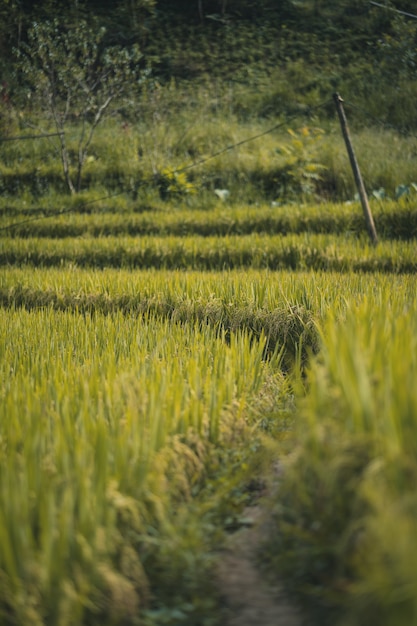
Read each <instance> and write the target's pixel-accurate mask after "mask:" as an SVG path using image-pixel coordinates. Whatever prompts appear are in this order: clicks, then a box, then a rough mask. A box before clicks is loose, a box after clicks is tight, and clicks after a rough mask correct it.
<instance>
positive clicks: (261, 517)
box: [217, 504, 306, 626]
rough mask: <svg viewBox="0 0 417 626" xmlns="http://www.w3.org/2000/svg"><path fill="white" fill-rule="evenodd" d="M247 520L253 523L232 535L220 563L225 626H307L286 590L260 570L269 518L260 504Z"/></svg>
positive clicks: (219, 570)
mask: <svg viewBox="0 0 417 626" xmlns="http://www.w3.org/2000/svg"><path fill="white" fill-rule="evenodd" d="M244 517H247V518H249V519H250V520H251V521H252V523H251V524H250V525H249V526H246V527H242V528H240V529H239V530H237V531H236V532H234V533H232V534H230V535H229V537H228V539H227V541H226V545H225V546H224V549H223V552H222V554H221V558H220V559H219V566H218V573H217V576H218V585H219V589H220V592H221V594H222V598H223V602H224V626H302V625H304V626H305V624H306V621H305V619H302V617H301V614H300V612H299V611H298V610H297V609H296V608H295V607H294V606H293V605H292V604H291V602H290V600H289V598H288V596H287V595H286V593H285V591H284V589H283V587H281V585H280V584H279V583H277V584H271V583H270V581H267V580H266V579H265V577H264V576H263V575H262V573H261V571H260V569H259V568H258V566H257V563H256V561H257V552H258V550H259V547H260V545H261V543H262V541H263V538H264V537H265V527H266V524H267V514H266V513H265V511H264V510H263V507H262V506H260V505H259V504H257V505H256V506H251V507H248V508H247V509H246V510H245V512H244ZM222 626H223V625H222Z"/></svg>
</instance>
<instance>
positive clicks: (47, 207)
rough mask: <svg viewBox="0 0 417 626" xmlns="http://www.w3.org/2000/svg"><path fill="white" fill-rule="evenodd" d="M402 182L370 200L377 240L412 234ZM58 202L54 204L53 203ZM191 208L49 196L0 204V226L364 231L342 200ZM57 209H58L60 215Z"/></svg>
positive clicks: (105, 232)
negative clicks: (387, 195) (395, 191)
mask: <svg viewBox="0 0 417 626" xmlns="http://www.w3.org/2000/svg"><path fill="white" fill-rule="evenodd" d="M407 188H408V189H409V190H410V189H411V190H412V186H403V187H401V190H402V191H403V194H402V196H401V197H400V198H399V199H398V200H389V199H383V200H377V199H376V198H374V199H373V200H372V201H371V208H372V213H373V216H374V221H375V224H376V228H377V230H378V233H379V236H380V238H382V239H412V238H413V237H415V236H416V235H417V210H416V209H415V207H414V203H413V196H412V194H411V192H409V193H407ZM196 197H197V194H196ZM57 203H58V205H57ZM203 205H204V202H203V201H202V202H201V203H199V205H198V206H197V205H196V206H195V207H194V208H190V207H189V206H187V205H184V204H182V203H180V202H178V203H176V205H175V207H171V206H167V205H166V204H162V203H161V202H159V204H157V203H152V204H144V205H143V206H134V205H133V203H132V200H131V199H130V200H129V198H127V197H126V196H125V195H118V196H116V197H113V198H109V199H108V200H106V198H105V195H104V196H103V195H100V193H99V192H98V191H96V192H95V193H92V192H90V193H89V194H83V195H82V197H81V198H79V199H78V197H77V200H76V201H72V202H71V203H70V202H68V201H67V202H65V203H64V204H63V205H62V208H61V209H59V208H58V206H59V198H58V197H57V196H56V195H51V196H50V197H49V198H48V199H46V198H45V202H43V203H42V207H39V205H35V206H28V205H27V204H26V205H23V203H22V204H20V205H19V206H16V207H15V206H13V205H12V204H7V206H5V207H4V208H3V209H1V208H0V228H3V229H4V230H3V231H2V233H3V235H4V236H6V237H14V238H17V237H49V238H63V237H78V236H81V235H89V236H94V237H103V236H121V235H124V236H126V235H130V236H138V235H160V236H162V235H176V236H180V235H184V236H185V235H200V236H205V237H207V236H225V235H249V234H255V233H258V234H260V233H264V234H265V233H268V234H271V235H272V234H281V235H287V234H291V233H292V234H296V233H303V232H307V233H316V234H331V233H334V234H343V233H351V234H353V233H356V234H359V233H361V232H363V231H364V220H363V213H362V210H361V209H360V207H359V204H358V203H357V202H354V203H343V204H331V203H325V204H308V205H307V204H303V205H294V204H292V205H288V204H287V205H282V206H271V205H270V204H258V205H257V206H248V205H242V204H240V203H236V204H231V205H228V206H227V207H225V206H224V205H222V206H219V205H217V206H213V207H212V208H211V209H210V210H208V209H207V207H206V208H202V207H203ZM60 211H62V214H60Z"/></svg>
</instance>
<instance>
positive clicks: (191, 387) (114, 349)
mask: <svg viewBox="0 0 417 626" xmlns="http://www.w3.org/2000/svg"><path fill="white" fill-rule="evenodd" d="M0 323H1V338H2V340H1V344H0V345H1V359H0V362H1V366H0V368H1V378H2V380H3V381H4V384H3V386H2V390H1V403H0V405H1V409H0V413H1V415H0V441H1V447H0V457H1V467H2V471H1V473H0V500H1V505H0V510H1V531H0V573H1V579H2V584H1V586H0V614H1V616H2V623H4V624H12V623H19V624H28V623H35V624H43V623H45V621H47V623H50V624H74V623H75V622H76V623H88V624H91V623H99V622H100V623H115V622H120V621H123V623H132V624H133V623H138V621H139V622H140V618H141V616H142V618H143V616H144V611H145V610H146V609H150V608H151V607H152V604H151V602H150V600H151V596H152V597H153V598H158V597H159V601H160V602H161V596H163V595H164V593H165V594H169V593H171V594H172V592H173V590H172V589H171V591H169V590H170V586H171V585H172V580H173V579H175V578H177V583H178V587H179V589H178V591H177V593H176V598H177V601H178V602H180V601H181V597H182V602H183V603H185V602H186V598H187V596H185V598H184V596H181V594H182V593H184V592H183V590H182V588H181V585H182V583H181V580H182V578H183V577H189V576H191V577H194V582H193V583H192V584H191V583H189V584H188V587H187V592H186V593H188V594H191V596H193V594H195V597H193V601H192V602H193V607H192V609H190V608H188V613H189V614H188V618H189V620H190V621H191V622H192V620H193V619H196V620H197V621H198V619H199V618H198V617H196V616H197V615H199V614H200V613H199V612H200V611H201V609H202V607H203V606H204V607H205V609H206V610H207V609H208V608H209V609H210V601H211V602H212V601H213V600H212V595H211V594H210V592H209V591H208V589H209V586H210V585H209V577H208V573H207V566H208V563H207V562H206V561H205V560H204V559H206V558H207V557H206V556H205V552H204V549H203V547H202V545H203V543H202V534H201V533H202V532H203V528H204V525H203V528H200V529H199V528H197V529H196V528H194V527H193V526H192V524H193V523H194V524H195V521H194V522H193V523H192V522H191V518H190V517H189V518H188V520H187V521H186V520H185V517H184V515H185V513H184V511H185V509H184V506H183V503H185V502H187V501H189V500H190V498H191V494H192V493H195V492H196V490H197V491H198V490H199V489H200V486H201V484H202V480H203V478H204V475H205V472H206V471H207V463H208V459H209V452H210V450H211V449H215V448H216V447H217V448H219V447H221V446H223V445H226V444H227V442H228V441H230V440H231V439H233V440H234V441H235V443H237V442H238V441H239V440H241V439H242V437H245V436H246V435H244V433H245V430H246V428H247V426H246V425H245V420H247V419H249V418H250V410H249V407H250V405H251V403H254V402H256V397H257V395H258V394H259V393H260V391H261V389H262V386H263V385H264V383H265V381H266V380H267V378H268V377H270V376H271V370H270V369H269V368H270V366H269V365H268V364H267V363H265V362H264V361H263V359H262V356H263V345H262V341H261V342H260V343H258V342H257V343H251V342H250V341H249V338H248V336H247V335H245V334H244V333H235V334H233V335H232V336H230V337H229V340H228V342H226V341H225V340H224V337H223V336H222V333H221V332H218V330H217V329H216V328H213V327H210V326H203V327H201V326H198V327H196V326H194V325H192V324H189V325H185V326H179V325H176V324H173V323H170V322H169V321H158V320H156V319H154V318H152V317H151V316H149V317H147V318H145V319H143V318H137V316H134V315H131V316H126V315H121V314H117V313H114V314H113V315H112V316H103V315H100V314H99V313H96V314H95V315H81V314H74V313H68V312H54V311H52V310H49V309H43V310H41V311H38V312H36V313H34V312H32V313H29V312H26V311H24V310H19V311H14V310H9V311H7V310H4V309H2V310H1V311H0ZM268 372H269V373H268ZM191 508H192V507H191ZM181 519H182V522H181V521H180V520H181ZM182 523H184V524H190V525H191V527H190V528H188V526H185V527H184V528H181V524H182ZM177 524H178V526H177ZM200 525H201V520H200ZM193 533H194V539H193ZM197 537H199V539H198V540H197ZM207 541H208V538H207ZM187 542H188V543H187ZM193 542H194V546H193ZM196 542H197V543H196ZM198 542H200V544H198ZM194 549H196V550H197V553H196V554H193V550H194ZM199 555H200V556H199ZM187 559H188V565H187V568H185V569H184V567H185V561H186V560H187ZM191 561H193V562H194V565H192V564H191ZM190 567H191V569H190ZM193 568H195V569H194V570H193ZM192 572H193V573H192ZM155 585H156V586H155ZM204 586H206V588H207V597H206V596H205V595H204V593H202V588H203V587H204ZM188 597H189V598H190V595H189V596H188ZM165 600H166V598H165ZM155 602H156V601H155V599H154V603H155ZM177 608H178V609H179V608H181V607H177ZM190 611H191V613H192V615H191V613H190ZM193 616H194V617H193ZM201 619H203V618H201Z"/></svg>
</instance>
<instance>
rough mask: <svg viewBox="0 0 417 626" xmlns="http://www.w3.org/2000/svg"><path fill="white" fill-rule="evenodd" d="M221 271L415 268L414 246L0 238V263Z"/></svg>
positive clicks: (264, 238) (326, 239)
mask: <svg viewBox="0 0 417 626" xmlns="http://www.w3.org/2000/svg"><path fill="white" fill-rule="evenodd" d="M25 264H27V265H31V266H42V267H48V266H62V265H64V266H65V265H76V266H78V267H92V268H93V267H98V268H109V267H120V268H138V269H139V268H142V269H146V268H159V269H199V270H221V269H233V268H239V267H252V268H253V269H262V268H263V269H268V268H269V269H273V270H274V269H294V270H305V269H315V270H321V269H322V270H337V271H345V272H346V271H349V270H354V271H388V272H398V273H405V272H415V270H416V268H417V257H416V245H415V242H414V241H413V240H412V241H410V242H397V241H389V242H386V241H381V242H380V244H379V245H378V246H377V247H373V246H372V245H371V244H370V243H369V240H368V239H367V238H366V236H362V237H360V238H357V237H355V236H349V235H345V236H339V237H337V236H331V235H315V234H308V233H305V234H302V235H288V236H286V237H282V236H278V235H273V236H268V235H266V234H263V235H262V234H253V235H246V236H241V237H240V236H236V235H235V236H225V237H221V238H219V237H197V236H195V237H173V236H172V237H151V236H144V237H105V238H91V237H85V238H64V239H44V238H39V239H37V238H31V239H10V238H7V239H6V238H4V239H2V240H1V241H0V265H3V266H5V265H25Z"/></svg>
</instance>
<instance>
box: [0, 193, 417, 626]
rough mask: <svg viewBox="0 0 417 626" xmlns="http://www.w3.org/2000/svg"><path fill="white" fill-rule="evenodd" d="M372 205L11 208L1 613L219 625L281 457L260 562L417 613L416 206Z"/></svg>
mask: <svg viewBox="0 0 417 626" xmlns="http://www.w3.org/2000/svg"><path fill="white" fill-rule="evenodd" d="M373 210H374V218H375V223H376V228H377V231H378V235H379V239H380V241H379V243H378V245H377V246H376V247H374V246H372V245H371V244H370V243H369V242H368V238H367V235H366V231H365V229H364V224H363V218H362V215H361V211H360V207H359V205H358V204H356V203H352V204H324V205H321V206H320V205H318V206H313V205H301V206H295V205H288V206H279V207H272V206H268V205H261V206H242V205H239V206H237V205H231V206H225V205H224V204H220V203H219V205H216V206H213V207H211V208H209V209H195V208H194V209H190V208H188V207H187V206H185V205H178V206H175V205H174V204H170V205H169V206H168V205H167V204H166V203H165V204H161V205H158V204H155V205H153V206H148V205H147V206H139V203H138V205H137V206H131V207H130V206H126V207H124V208H123V210H120V211H112V207H111V206H110V205H109V206H104V205H97V206H96V207H95V208H94V209H91V210H90V211H88V212H86V211H85V210H83V207H80V209H79V210H76V209H74V210H71V211H69V212H68V214H63V215H60V216H58V217H57V216H56V215H51V214H50V215H48V209H44V210H39V211H36V209H35V208H33V207H31V208H30V210H29V209H28V208H25V207H24V206H23V205H22V206H19V205H18V204H16V203H10V204H8V205H6V204H2V209H1V215H0V228H1V229H2V230H0V236H1V238H0V356H1V358H0V377H1V381H2V384H1V389H0V398H1V401H0V622H1V623H2V624H4V625H5V626H6V625H7V626H9V625H10V626H11V625H19V626H20V625H22V626H26V625H27V624H31V625H33V626H35V625H36V626H38V625H39V626H41V625H48V626H55V625H59V626H67V625H68V626H69V625H72V626H73V625H76V624H77V625H78V624H79V625H81V624H83V625H87V624H88V625H91V624H125V625H142V626H154V625H159V624H187V625H195V626H197V625H200V626H204V625H206V624H207V625H209V624H211V625H214V626H220V625H221V624H223V623H224V622H223V617H222V612H221V593H220V591H219V589H217V588H216V584H215V577H214V575H213V571H214V568H215V566H216V558H219V553H218V549H219V546H220V545H221V543H222V541H223V537H224V533H227V532H231V531H232V530H233V529H234V528H236V527H238V526H239V524H240V523H241V514H242V510H243V508H244V507H245V506H247V505H248V504H250V502H251V498H253V484H254V482H256V481H258V482H259V481H262V483H265V484H266V485H268V486H269V484H270V483H271V484H272V483H273V480H272V478H271V480H270V476H271V475H272V471H271V467H272V465H273V464H274V463H276V461H277V460H279V462H280V464H282V467H283V472H282V478H281V479H280V483H279V485H278V487H277V486H276V485H275V486H269V487H268V489H266V491H267V492H268V495H267V496H265V503H264V506H265V507H267V508H268V510H269V511H270V519H271V521H270V523H269V525H268V528H269V530H268V534H267V535H265V542H264V545H263V547H262V551H261V554H260V561H261V563H262V567H263V568H265V569H266V570H267V571H268V575H269V576H270V577H272V578H274V577H275V576H279V577H281V578H283V579H284V581H285V583H286V586H287V588H288V590H289V591H290V592H291V593H292V594H293V597H294V598H296V602H297V603H298V604H299V605H300V606H302V607H303V609H304V610H305V611H306V613H307V615H308V616H309V619H310V622H309V623H311V621H312V620H315V619H317V623H321V624H325V623H332V624H340V626H342V625H343V626H345V625H349V624H352V625H355V626H359V625H362V624H363V625H365V624H366V625H369V624H371V623H373V624H376V623H377V624H378V625H380V626H410V625H411V624H417V569H416V567H415V564H416V562H417V522H416V520H417V494H416V484H417V443H416V442H417V385H416V380H417V275H416V269H417V208H416V206H415V204H413V203H412V202H410V201H409V200H407V199H405V200H404V199H402V200H401V201H397V202H394V201H386V202H379V203H376V202H375V206H374V205H373ZM50 213H54V211H53V210H52V209H51V210H50ZM34 217H37V218H38V217H39V218H40V219H36V220H33V218H34ZM32 220H33V221H32ZM13 225H15V226H13ZM11 226H12V227H11Z"/></svg>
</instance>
